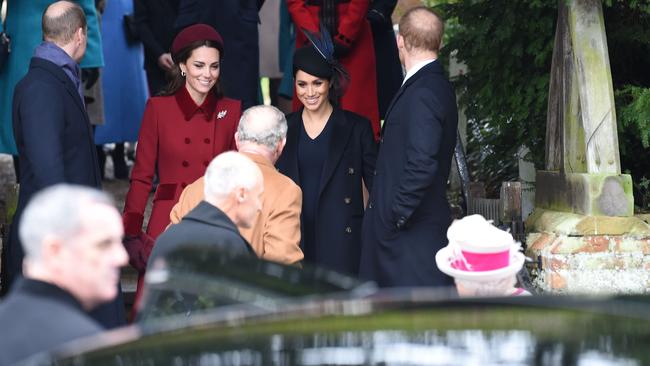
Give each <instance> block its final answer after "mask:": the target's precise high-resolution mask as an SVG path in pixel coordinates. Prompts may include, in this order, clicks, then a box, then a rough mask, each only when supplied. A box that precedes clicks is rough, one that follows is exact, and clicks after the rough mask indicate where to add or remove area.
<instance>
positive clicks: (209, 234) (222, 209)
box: [147, 151, 264, 268]
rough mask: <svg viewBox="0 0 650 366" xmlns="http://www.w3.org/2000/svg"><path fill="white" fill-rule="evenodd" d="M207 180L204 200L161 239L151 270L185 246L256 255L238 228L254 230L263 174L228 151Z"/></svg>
mask: <svg viewBox="0 0 650 366" xmlns="http://www.w3.org/2000/svg"><path fill="white" fill-rule="evenodd" d="M204 180H205V184H204V186H203V200H202V201H200V202H199V204H198V205H197V206H196V207H194V208H193V209H192V210H191V211H190V212H188V213H187V215H185V216H184V217H183V219H182V220H181V221H180V222H179V223H178V224H176V225H172V226H170V227H169V228H168V229H167V230H166V231H164V232H163V233H162V234H161V235H160V236H159V237H158V239H157V240H156V245H155V246H154V248H153V251H152V252H151V256H150V258H149V264H148V266H147V268H149V267H150V266H156V265H157V264H156V261H157V260H158V259H160V258H162V259H163V260H164V258H165V256H166V255H167V254H168V253H170V252H173V251H174V250H176V249H178V248H182V247H212V248H219V249H222V250H226V251H228V252H237V253H242V254H244V255H245V254H249V255H253V250H252V249H251V248H250V245H249V244H248V242H247V241H246V239H244V237H242V235H241V234H240V233H239V229H238V227H242V228H250V227H251V226H252V225H253V223H254V222H255V218H256V217H257V214H258V213H259V211H260V210H261V209H262V193H263V192H264V178H263V177H262V172H261V171H260V169H259V168H258V167H257V165H256V164H255V163H253V161H252V160H250V159H249V158H247V157H246V156H244V155H243V154H240V153H237V152H234V151H228V152H225V153H222V154H219V155H217V157H216V158H214V159H212V161H211V162H210V164H209V165H208V168H207V169H206V171H205V176H204Z"/></svg>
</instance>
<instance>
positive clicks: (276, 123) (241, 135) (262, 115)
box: [236, 105, 287, 158]
mask: <svg viewBox="0 0 650 366" xmlns="http://www.w3.org/2000/svg"><path fill="white" fill-rule="evenodd" d="M286 137H287V119H286V118H285V116H284V113H282V112H281V111H280V110H279V109H277V108H275V107H273V106H269V105H258V106H255V107H251V108H248V109H247V110H245V111H244V113H243V114H242V116H241V119H240V120H239V127H238V128H237V135H236V140H237V147H238V148H239V149H240V150H241V148H242V147H243V146H244V145H245V144H254V145H257V146H258V147H263V148H265V149H266V150H268V152H277V154H275V155H278V156H279V154H280V152H282V148H283V147H284V143H285V141H286ZM275 155H274V157H275V158H277V156H275Z"/></svg>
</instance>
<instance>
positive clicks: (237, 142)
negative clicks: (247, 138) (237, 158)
mask: <svg viewBox="0 0 650 366" xmlns="http://www.w3.org/2000/svg"><path fill="white" fill-rule="evenodd" d="M235 146H237V150H239V132H235Z"/></svg>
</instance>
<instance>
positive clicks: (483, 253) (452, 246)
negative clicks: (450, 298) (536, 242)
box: [436, 215, 530, 297]
mask: <svg viewBox="0 0 650 366" xmlns="http://www.w3.org/2000/svg"><path fill="white" fill-rule="evenodd" d="M447 238H448V239H449V244H448V245H447V246H446V247H444V248H442V249H441V250H439V251H438V253H436V264H437V265H438V268H439V269H440V270H441V271H442V272H444V273H446V274H448V275H449V276H452V277H453V278H454V279H455V281H456V288H457V290H458V295H459V296H461V297H471V296H520V295H530V293H529V292H528V291H526V290H524V289H522V288H517V287H515V285H516V283H517V277H516V275H517V272H519V271H520V270H521V268H522V267H523V265H524V259H525V258H524V255H523V253H521V251H520V249H521V246H520V244H519V243H517V242H515V241H514V239H513V238H512V235H510V233H508V232H505V231H503V230H500V229H498V228H497V227H495V226H494V225H492V224H491V223H490V222H488V221H486V220H485V218H483V216H481V215H471V216H467V217H464V218H462V219H460V220H456V221H454V222H453V223H452V224H451V226H450V227H449V229H448V230H447Z"/></svg>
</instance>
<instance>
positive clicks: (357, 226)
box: [276, 46, 377, 275]
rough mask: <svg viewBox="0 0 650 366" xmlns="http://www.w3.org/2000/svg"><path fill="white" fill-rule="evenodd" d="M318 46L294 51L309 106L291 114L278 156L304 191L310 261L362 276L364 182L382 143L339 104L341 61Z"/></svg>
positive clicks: (300, 91) (299, 87)
mask: <svg viewBox="0 0 650 366" xmlns="http://www.w3.org/2000/svg"><path fill="white" fill-rule="evenodd" d="M328 56H329V60H326V59H325V58H323V57H322V56H321V54H320V53H318V52H317V51H316V49H315V48H314V47H312V46H307V47H303V48H301V49H298V50H297V51H296V54H295V56H294V78H295V88H296V95H297V96H298V98H299V100H300V101H301V103H302V104H303V107H302V108H301V109H300V110H299V111H297V112H294V113H292V114H290V115H288V116H287V122H288V125H289V128H288V131H287V143H286V145H285V147H284V150H283V152H282V155H281V156H280V159H279V160H278V162H277V164H276V165H277V167H278V169H279V170H280V172H281V173H283V174H285V175H287V176H288V177H290V178H291V179H292V180H293V181H294V182H296V184H298V185H299V186H300V188H301V189H302V191H303V206H302V217H301V219H302V220H301V221H302V222H301V229H302V239H301V247H302V250H303V252H304V253H305V261H306V262H310V263H314V264H318V265H321V266H324V267H327V268H331V269H334V270H337V271H340V272H346V273H350V274H353V275H356V274H357V273H358V270H359V259H360V248H361V222H362V219H363V212H364V209H365V207H364V202H363V186H364V185H365V186H366V188H368V189H369V188H370V186H371V185H372V177H373V172H374V169H375V159H376V156H377V147H376V145H375V141H374V138H373V130H372V126H371V125H370V121H369V120H368V119H366V118H364V117H362V116H360V115H358V114H355V113H352V112H348V111H345V110H343V109H341V108H339V107H338V106H337V103H336V102H337V99H338V98H339V97H340V95H341V89H342V88H341V81H343V80H344V78H342V76H341V73H339V72H337V70H341V68H340V66H339V65H338V64H337V63H336V61H334V60H333V59H332V58H331V55H328Z"/></svg>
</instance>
